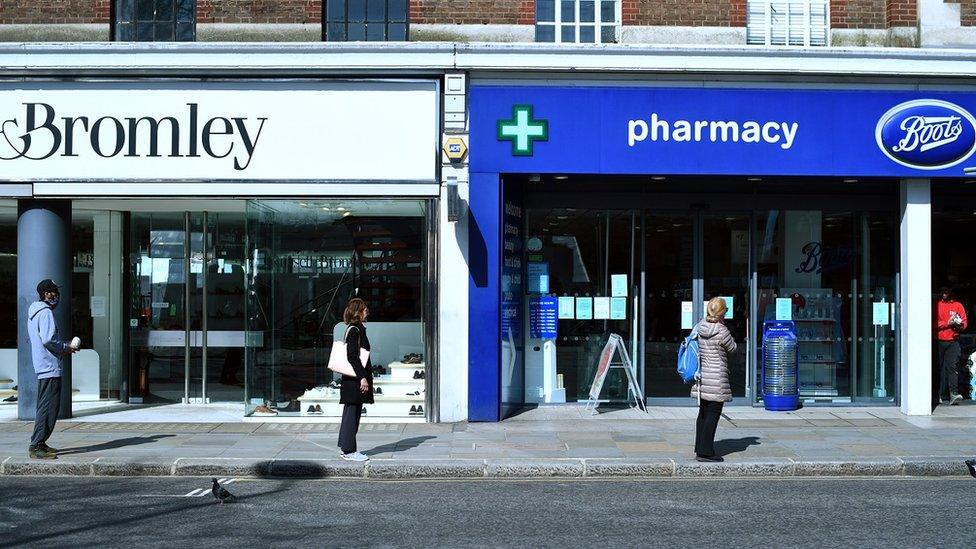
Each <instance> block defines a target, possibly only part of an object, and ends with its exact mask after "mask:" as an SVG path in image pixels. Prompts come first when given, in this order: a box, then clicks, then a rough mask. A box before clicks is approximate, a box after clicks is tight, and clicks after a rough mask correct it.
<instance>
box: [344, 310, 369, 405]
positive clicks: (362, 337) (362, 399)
mask: <svg viewBox="0 0 976 549" xmlns="http://www.w3.org/2000/svg"><path fill="white" fill-rule="evenodd" d="M359 349H366V350H367V351H368V350H369V337H367V335H366V327H365V326H363V325H362V324H350V327H349V328H348V329H347V330H346V358H348V359H349V364H351V365H352V369H353V370H355V371H356V377H351V376H342V381H341V382H340V385H341V386H340V388H339V402H341V403H342V404H372V403H373V365H372V363H371V361H367V362H366V364H363V361H362V360H360V359H359ZM361 379H365V380H366V381H368V382H369V391H367V392H365V393H363V392H362V391H360V390H359V380H361Z"/></svg>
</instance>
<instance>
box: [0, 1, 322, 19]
mask: <svg viewBox="0 0 976 549" xmlns="http://www.w3.org/2000/svg"><path fill="white" fill-rule="evenodd" d="M111 4H112V0H0V24H17V23H21V24H29V23H92V24H95V23H104V24H108V22H109V17H110V10H111ZM321 21H322V2H321V1H320V0H198V1H197V22H199V23H319V22H321Z"/></svg>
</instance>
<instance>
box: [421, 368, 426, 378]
mask: <svg viewBox="0 0 976 549" xmlns="http://www.w3.org/2000/svg"><path fill="white" fill-rule="evenodd" d="M420 379H427V371H426V370H421V371H420Z"/></svg>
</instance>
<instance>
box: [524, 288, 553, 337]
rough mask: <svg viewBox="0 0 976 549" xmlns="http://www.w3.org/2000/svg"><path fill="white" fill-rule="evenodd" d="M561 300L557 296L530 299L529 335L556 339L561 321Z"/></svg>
mask: <svg viewBox="0 0 976 549" xmlns="http://www.w3.org/2000/svg"><path fill="white" fill-rule="evenodd" d="M558 311H559V301H558V299H557V298H555V297H536V298H532V299H530V300H529V337H532V338H535V339H556V330H557V326H558V323H559V316H558Z"/></svg>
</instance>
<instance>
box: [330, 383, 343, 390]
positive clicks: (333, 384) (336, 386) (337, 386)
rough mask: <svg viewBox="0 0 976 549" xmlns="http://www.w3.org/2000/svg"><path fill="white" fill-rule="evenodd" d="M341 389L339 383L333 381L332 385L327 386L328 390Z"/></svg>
mask: <svg viewBox="0 0 976 549" xmlns="http://www.w3.org/2000/svg"><path fill="white" fill-rule="evenodd" d="M341 387H342V384H341V383H339V382H338V381H333V382H332V383H330V384H329V388H330V389H339V388H341Z"/></svg>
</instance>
